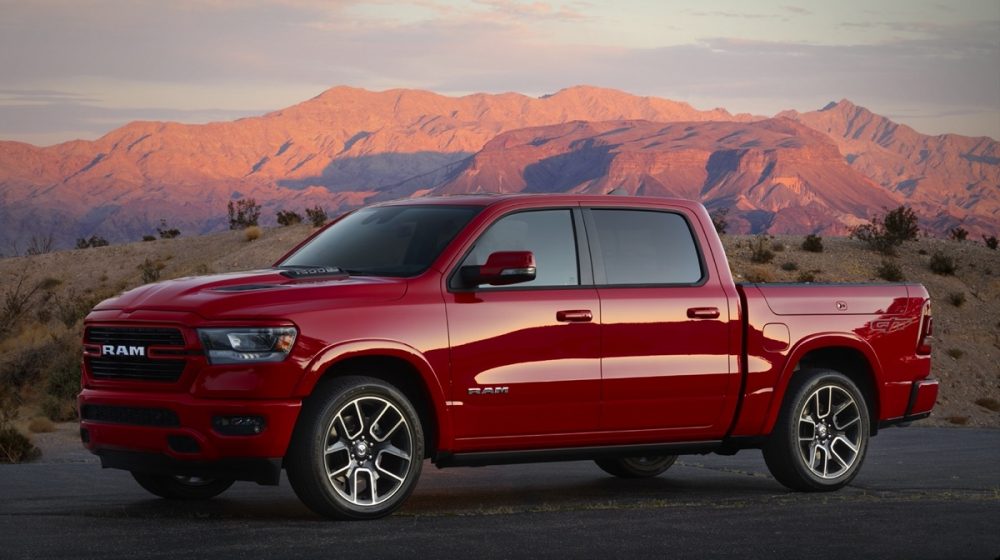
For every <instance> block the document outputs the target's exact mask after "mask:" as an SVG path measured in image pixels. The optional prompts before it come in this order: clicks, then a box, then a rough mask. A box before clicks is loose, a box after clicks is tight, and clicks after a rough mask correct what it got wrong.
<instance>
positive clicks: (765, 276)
mask: <svg viewBox="0 0 1000 560" xmlns="http://www.w3.org/2000/svg"><path fill="white" fill-rule="evenodd" d="M744 278H745V279H746V281H747V282H753V283H754V284H766V283H767V282H774V276H773V275H772V274H771V272H770V271H768V270H765V269H763V268H759V267H755V268H751V269H750V270H748V271H747V272H746V274H745V275H744Z"/></svg>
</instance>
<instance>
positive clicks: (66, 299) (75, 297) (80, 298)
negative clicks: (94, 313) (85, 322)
mask: <svg viewBox="0 0 1000 560" xmlns="http://www.w3.org/2000/svg"><path fill="white" fill-rule="evenodd" d="M109 295H110V294H109ZM103 299H104V296H102V295H98V294H90V295H87V294H81V293H79V292H77V291H76V290H75V289H72V288H70V289H69V290H67V291H66V293H65V294H64V295H63V296H61V297H55V298H52V302H51V307H52V310H53V312H54V316H55V317H56V318H57V319H59V320H60V321H62V323H63V324H64V325H66V326H67V327H72V326H73V325H76V324H77V322H78V321H80V319H83V318H84V317H86V316H87V313H90V310H91V309H93V308H94V306H95V305H97V304H98V303H100V302H101V300H103Z"/></svg>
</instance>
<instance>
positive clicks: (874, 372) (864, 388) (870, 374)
mask: <svg viewBox="0 0 1000 560" xmlns="http://www.w3.org/2000/svg"><path fill="white" fill-rule="evenodd" d="M814 369H830V370H834V371H837V372H839V373H842V374H843V375H845V376H847V378H848V379H850V380H851V381H853V382H854V384H855V385H857V386H858V389H859V390H860V391H861V393H862V395H863V396H864V397H865V404H866V405H867V407H868V413H869V417H870V418H871V429H870V431H871V434H872V435H874V434H875V433H876V431H877V430H878V418H879V410H880V406H881V403H880V393H881V385H880V383H879V380H880V379H882V378H883V375H882V365H881V363H880V362H879V359H878V356H877V355H876V354H875V351H874V350H873V349H872V347H871V346H870V345H869V344H868V343H867V342H865V341H864V340H862V339H860V338H856V337H852V336H847V335H843V334H836V335H817V336H814V337H811V338H808V339H804V340H802V341H800V342H799V344H797V345H796V346H795V348H794V349H793V350H792V351H791V352H790V353H789V359H788V361H787V362H786V363H785V368H784V370H783V371H782V374H781V378H780V379H779V381H778V383H777V385H776V386H775V395H774V398H773V399H772V400H771V406H770V408H769V409H768V414H767V417H766V419H765V425H764V433H766V434H770V433H771V431H772V430H773V429H774V425H775V423H776V422H777V420H778V415H779V414H780V413H781V409H782V407H783V406H784V405H785V397H786V396H787V393H788V387H789V386H790V385H791V383H792V381H793V380H794V379H797V377H796V376H797V375H799V374H801V372H803V371H806V370H814Z"/></svg>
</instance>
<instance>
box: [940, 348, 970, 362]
mask: <svg viewBox="0 0 1000 560" xmlns="http://www.w3.org/2000/svg"><path fill="white" fill-rule="evenodd" d="M944 353H945V354H948V355H949V356H951V357H952V358H955V359H956V360H959V359H961V358H962V356H964V355H965V352H964V351H962V349H961V348H949V349H947V350H945V351H944Z"/></svg>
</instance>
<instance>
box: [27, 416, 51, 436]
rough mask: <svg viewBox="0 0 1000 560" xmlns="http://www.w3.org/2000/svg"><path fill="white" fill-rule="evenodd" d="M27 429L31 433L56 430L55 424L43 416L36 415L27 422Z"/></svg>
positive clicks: (44, 432) (45, 432)
mask: <svg viewBox="0 0 1000 560" xmlns="http://www.w3.org/2000/svg"><path fill="white" fill-rule="evenodd" d="M28 431H29V432H31V433H33V434H47V433H49V432H54V431H56V424H55V422H53V421H52V420H49V419H48V418H46V417H44V416H37V417H35V418H32V419H31V422H29V423H28Z"/></svg>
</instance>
